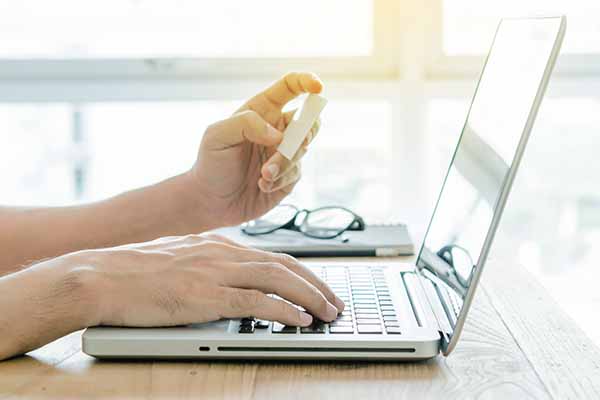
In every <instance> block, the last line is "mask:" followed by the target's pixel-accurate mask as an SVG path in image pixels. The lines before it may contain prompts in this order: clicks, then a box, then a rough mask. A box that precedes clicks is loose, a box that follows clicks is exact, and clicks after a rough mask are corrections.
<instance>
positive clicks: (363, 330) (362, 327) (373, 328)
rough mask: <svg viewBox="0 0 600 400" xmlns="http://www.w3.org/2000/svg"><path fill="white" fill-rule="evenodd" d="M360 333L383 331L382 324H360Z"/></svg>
mask: <svg viewBox="0 0 600 400" xmlns="http://www.w3.org/2000/svg"><path fill="white" fill-rule="evenodd" d="M357 329H358V333H381V325H358V326H357Z"/></svg>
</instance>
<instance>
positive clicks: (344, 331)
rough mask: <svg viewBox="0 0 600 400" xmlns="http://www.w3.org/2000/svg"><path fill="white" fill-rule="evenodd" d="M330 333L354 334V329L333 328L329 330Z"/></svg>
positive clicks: (347, 327) (349, 327)
mask: <svg viewBox="0 0 600 400" xmlns="http://www.w3.org/2000/svg"><path fill="white" fill-rule="evenodd" d="M329 333H332V334H336V333H346V334H348V333H354V328H353V327H351V326H332V327H330V328H329Z"/></svg>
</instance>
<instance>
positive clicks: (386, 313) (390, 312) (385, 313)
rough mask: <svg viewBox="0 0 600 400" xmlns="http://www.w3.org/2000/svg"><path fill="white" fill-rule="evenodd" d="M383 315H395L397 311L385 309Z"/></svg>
mask: <svg viewBox="0 0 600 400" xmlns="http://www.w3.org/2000/svg"><path fill="white" fill-rule="evenodd" d="M381 315H383V316H384V317H395V316H396V312H395V311H383V312H382V313H381Z"/></svg>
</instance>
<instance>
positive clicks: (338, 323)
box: [329, 320, 371, 326]
mask: <svg viewBox="0 0 600 400" xmlns="http://www.w3.org/2000/svg"><path fill="white" fill-rule="evenodd" d="M369 321H371V320H369ZM353 324H354V323H353V322H352V321H337V320H336V321H333V322H332V323H331V324H329V326H352V325H353Z"/></svg>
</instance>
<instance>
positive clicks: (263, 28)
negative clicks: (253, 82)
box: [0, 0, 373, 59]
mask: <svg viewBox="0 0 600 400" xmlns="http://www.w3.org/2000/svg"><path fill="white" fill-rule="evenodd" d="M372 3H373V2H372V1H370V0H356V1H352V2H346V1H343V0H333V1H318V0H305V1H302V2H301V3H298V2H296V1H289V0H287V1H281V0H262V1H258V2H250V1H231V0H226V1H218V2H202V1H194V0H178V1H164V0H143V1H134V0H104V1H95V0H81V1H75V2H74V1H71V0H55V1H52V2H40V1H35V0H22V1H6V2H3V3H2V4H1V5H0V29H1V30H2V33H3V34H2V36H0V49H1V50H0V56H2V57H5V58H15V59H31V58H40V59H81V58H85V59H94V58H99V59H111V58H159V57H165V58H169V57H185V58H197V57H200V58H201V57H314V56H326V57H331V56H368V55H369V54H370V53H371V51H372V42H373V27H372V15H373V4H372ZM334 19H335V20H336V21H338V22H340V23H338V24H336V30H335V31H333V32H332V31H331V29H330V23H331V21H332V20H334ZM32 27H34V29H32Z"/></svg>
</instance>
